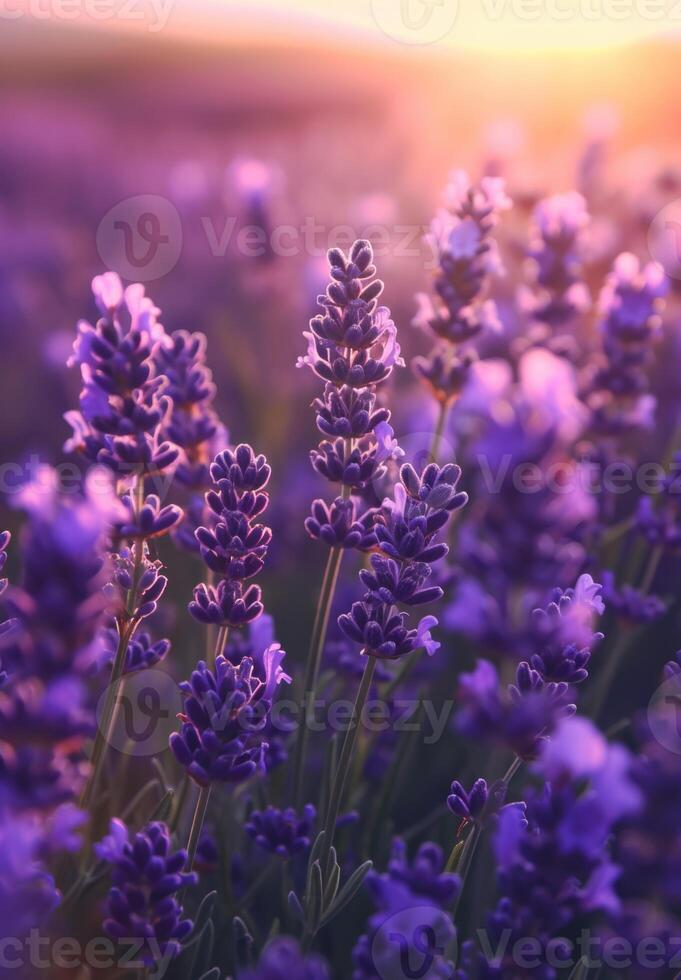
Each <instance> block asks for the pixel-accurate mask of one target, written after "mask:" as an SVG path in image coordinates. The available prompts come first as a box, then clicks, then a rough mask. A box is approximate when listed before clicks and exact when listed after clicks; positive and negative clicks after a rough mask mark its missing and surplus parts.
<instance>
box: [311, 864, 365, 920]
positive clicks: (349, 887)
mask: <svg viewBox="0 0 681 980" xmlns="http://www.w3.org/2000/svg"><path fill="white" fill-rule="evenodd" d="M372 867H373V861H365V862H364V864H360V866H359V867H358V868H355V870H354V871H353V872H352V874H351V875H350V877H349V878H348V880H347V881H346V882H345V884H344V885H343V887H342V888H341V890H340V892H339V894H338V895H337V896H336V899H335V901H334V902H333V904H332V905H331V908H330V909H329V910H328V912H327V913H326V915H325V916H324V918H323V919H322V921H321V922H320V926H325V925H326V924H327V922H330V921H331V919H333V918H334V917H335V916H337V915H338V913H339V912H342V911H343V909H344V908H345V907H346V905H349V904H350V902H351V901H352V900H353V898H354V897H355V895H356V894H357V892H358V891H359V889H360V888H361V886H362V883H363V881H364V879H365V878H366V876H367V875H368V873H369V871H371V868H372Z"/></svg>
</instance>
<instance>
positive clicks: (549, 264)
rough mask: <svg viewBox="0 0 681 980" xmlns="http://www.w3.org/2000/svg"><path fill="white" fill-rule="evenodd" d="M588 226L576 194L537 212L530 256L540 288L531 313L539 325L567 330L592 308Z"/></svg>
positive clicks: (541, 205)
mask: <svg viewBox="0 0 681 980" xmlns="http://www.w3.org/2000/svg"><path fill="white" fill-rule="evenodd" d="M588 224H589V214H588V212H587V209H586V201H585V200H584V198H583V197H582V195H581V194H579V193H578V192H577V191H568V192H567V193H565V194H554V195H553V196H552V197H547V198H544V199H543V200H541V201H540V202H539V203H538V204H537V206H536V207H535V209H534V213H533V226H532V232H531V234H532V240H531V243H530V250H529V255H530V258H531V260H532V262H533V264H534V270H535V281H536V287H537V288H536V291H535V295H533V296H532V299H531V303H530V312H531V315H532V317H533V319H535V320H536V321H538V322H539V323H540V324H546V325H547V326H548V327H550V328H554V329H555V328H561V327H562V328H565V327H566V326H567V325H568V324H570V322H571V321H572V320H574V318H575V317H576V316H577V315H579V314H580V313H583V312H585V311H586V310H587V309H588V308H589V305H590V297H589V293H588V290H587V288H586V286H585V284H584V282H583V281H582V263H583V260H584V244H585V242H584V237H585V236H584V233H585V229H586V228H587V227H588ZM547 339H548V338H547Z"/></svg>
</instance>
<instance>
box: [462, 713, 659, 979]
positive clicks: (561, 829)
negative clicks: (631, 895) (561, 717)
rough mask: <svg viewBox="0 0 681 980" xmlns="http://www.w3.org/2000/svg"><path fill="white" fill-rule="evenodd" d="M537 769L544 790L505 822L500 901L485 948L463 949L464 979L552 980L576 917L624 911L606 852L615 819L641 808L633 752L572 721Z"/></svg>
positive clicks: (499, 845) (498, 846) (504, 816)
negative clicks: (523, 951) (524, 954)
mask: <svg viewBox="0 0 681 980" xmlns="http://www.w3.org/2000/svg"><path fill="white" fill-rule="evenodd" d="M536 768H537V771H538V772H539V773H540V774H541V776H542V777H543V779H544V780H546V783H545V785H544V788H543V789H541V790H538V791H536V792H535V793H533V794H531V795H530V796H529V798H528V800H527V809H526V811H525V812H523V811H521V810H519V809H517V808H506V809H505V810H504V811H502V813H501V814H500V816H499V822H498V828H497V831H496V839H495V856H496V864H497V881H498V887H499V895H500V897H499V900H498V902H497V905H496V907H495V909H494V911H493V912H492V913H491V914H490V915H489V916H488V919H487V928H486V930H485V935H486V939H487V941H488V942H487V943H486V949H477V948H476V946H475V944H474V943H473V942H472V941H471V942H467V943H466V944H465V945H464V949H463V957H462V959H463V969H462V972H461V976H462V978H466V980H474V978H479V980H493V978H499V980H501V978H504V977H507V976H510V975H512V976H513V977H534V978H540V977H541V978H546V980H553V978H554V977H556V976H557V975H558V974H557V972H556V969H555V964H556V963H557V962H560V961H563V962H566V961H567V960H569V959H570V956H571V955H572V952H573V951H572V948H571V944H570V940H569V939H567V938H565V937H566V936H567V935H568V934H569V932H570V929H571V927H572V926H573V925H574V924H575V923H576V922H577V921H578V920H579V917H580V916H582V915H585V914H587V913H591V912H594V911H595V910H601V911H605V912H608V913H612V912H614V911H615V910H616V909H617V908H618V899H617V896H616V894H615V889H614V886H615V882H616V879H617V877H618V874H619V869H618V868H617V866H616V865H615V864H614V863H613V861H612V860H611V858H610V856H609V855H608V851H607V846H606V845H607V842H608V839H609V837H610V834H611V832H612V829H613V827H614V826H615V825H616V824H617V822H618V821H619V820H621V819H622V818H623V817H625V816H627V815H629V814H632V813H635V812H637V810H638V808H639V806H640V794H639V791H638V789H637V787H636V785H635V783H634V781H633V779H632V775H631V771H630V769H631V759H630V757H629V755H628V753H627V751H626V750H625V749H624V748H623V747H622V746H619V745H608V743H607V742H606V740H605V739H604V738H603V736H602V735H601V734H600V732H598V731H597V729H595V728H594V726H593V725H592V724H591V723H590V722H587V721H585V720H583V719H577V718H575V719H570V720H566V721H563V722H562V723H561V724H560V726H559V727H558V729H557V731H556V733H555V734H554V737H553V738H552V740H551V741H549V742H547V743H546V745H545V748H544V751H543V753H542V755H541V758H540V759H539V761H538V762H537V764H536ZM502 937H503V939H502ZM528 937H531V938H532V940H533V942H534V943H535V944H536V946H537V948H536V950H535V953H536V955H535V956H534V957H533V958H532V965H527V966H526V965H524V963H523V962H522V961H521V962H518V959H517V945H516V944H517V943H518V941H522V940H527V938H528ZM514 954H516V956H515V958H514Z"/></svg>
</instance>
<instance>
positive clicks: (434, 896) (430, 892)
mask: <svg viewBox="0 0 681 980" xmlns="http://www.w3.org/2000/svg"><path fill="white" fill-rule="evenodd" d="M444 867H445V860H444V855H443V853H442V850H441V849H440V848H439V847H438V846H437V845H436V844H433V843H430V842H426V843H424V844H422V845H421V846H420V847H419V849H418V851H417V853H416V854H415V856H414V858H413V860H412V861H411V862H410V861H409V859H408V856H407V850H406V846H405V844H404V842H403V841H401V840H399V839H396V840H394V841H393V846H392V849H391V857H390V861H389V863H388V870H387V873H385V874H379V873H377V872H376V871H370V872H369V874H368V875H367V878H366V886H367V889H368V891H369V894H370V895H371V898H372V900H373V902H374V904H375V905H376V909H377V910H376V912H374V914H373V915H372V916H371V917H370V918H369V921H368V923H367V931H366V933H365V934H364V935H362V936H360V938H359V940H358V942H357V944H356V945H355V948H354V950H353V954H352V960H353V968H354V969H353V974H352V976H353V980H375V978H376V977H383V976H398V975H399V972H398V971H400V970H402V972H404V965H405V963H407V962H411V961H412V957H413V958H414V961H416V960H415V958H416V956H417V955H418V956H419V957H420V959H419V962H425V963H426V964H427V965H428V976H429V977H433V978H446V977H451V976H452V975H453V974H452V969H453V967H452V964H451V963H450V962H448V961H447V960H446V948H447V946H448V944H449V943H450V942H451V941H452V940H453V939H454V937H455V935H456V933H455V929H454V925H453V923H452V920H451V918H450V916H449V915H448V914H447V912H446V908H447V906H449V905H450V903H452V902H453V901H454V899H455V897H456V895H457V894H458V891H459V887H460V881H459V877H458V875H455V874H450V873H448V872H445V870H444ZM388 922H389V923H390V924H391V927H392V928H391V929H390V930H388V929H385V928H383V926H384V925H385V924H386V923H388ZM425 936H427V937H428V939H427V940H425V942H426V943H427V946H426V948H425V949H424V948H423V945H424V944H423V943H422V942H420V941H419V940H420V939H422V938H423V937H425ZM424 952H427V953H428V955H427V956H426V958H425V960H424V955H423V954H424Z"/></svg>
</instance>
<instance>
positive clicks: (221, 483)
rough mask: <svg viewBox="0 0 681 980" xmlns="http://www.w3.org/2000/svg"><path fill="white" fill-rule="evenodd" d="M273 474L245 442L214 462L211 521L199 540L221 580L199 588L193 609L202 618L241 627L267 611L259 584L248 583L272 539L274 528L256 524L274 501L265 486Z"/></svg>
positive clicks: (205, 558) (209, 503) (209, 498)
mask: <svg viewBox="0 0 681 980" xmlns="http://www.w3.org/2000/svg"><path fill="white" fill-rule="evenodd" d="M270 472H271V471H270V467H269V466H268V464H267V461H266V459H265V457H264V456H262V455H260V456H256V455H255V453H254V452H253V450H252V449H251V447H250V446H247V445H245V444H242V445H240V446H237V447H236V449H235V450H231V449H225V450H224V451H223V452H222V453H219V454H218V455H217V456H216V457H215V460H214V461H213V463H212V464H211V467H210V473H211V477H212V480H213V485H214V486H213V489H212V490H209V491H208V493H207V494H206V498H205V499H206V505H207V508H208V510H209V513H210V517H211V520H210V522H209V526H202V527H199V528H198V529H197V531H196V539H197V541H198V543H199V550H200V552H201V557H202V559H203V561H204V562H205V564H206V565H207V566H208V568H209V570H210V572H211V573H213V574H214V575H217V576H219V580H218V583H217V585H216V586H213V585H206V584H204V583H202V584H200V585H197V586H196V588H195V589H194V599H193V601H192V602H190V604H189V611H190V613H191V614H192V616H194V618H195V619H198V620H199V622H202V623H207V624H214V625H217V626H236V627H240V626H245V625H246V624H247V623H252V622H253V620H255V619H257V618H258V616H260V615H261V614H262V611H263V605H262V601H261V599H262V595H261V591H260V587H259V586H258V585H254V584H251V585H246V584H245V583H246V582H247V580H248V579H250V578H253V577H254V576H255V575H257V574H258V572H260V571H261V569H262V567H263V565H264V563H265V556H266V555H267V549H268V547H269V544H270V541H271V539H272V532H271V531H270V529H269V528H268V527H265V525H263V524H258V523H256V518H257V517H259V516H260V515H261V514H262V513H263V511H264V510H265V509H266V508H267V505H268V503H269V495H268V494H267V492H266V491H265V489H264V488H265V487H266V486H267V483H268V482H269V479H270Z"/></svg>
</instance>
